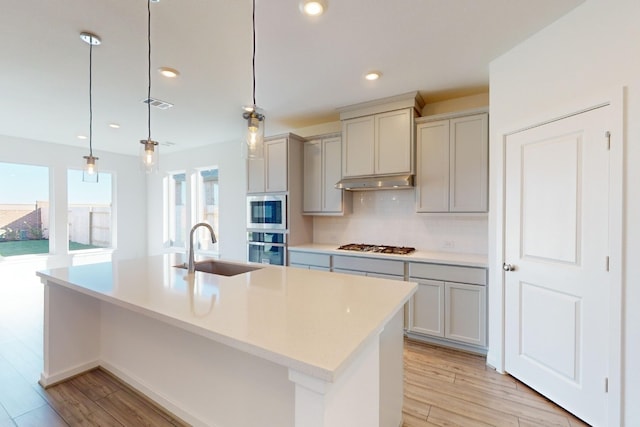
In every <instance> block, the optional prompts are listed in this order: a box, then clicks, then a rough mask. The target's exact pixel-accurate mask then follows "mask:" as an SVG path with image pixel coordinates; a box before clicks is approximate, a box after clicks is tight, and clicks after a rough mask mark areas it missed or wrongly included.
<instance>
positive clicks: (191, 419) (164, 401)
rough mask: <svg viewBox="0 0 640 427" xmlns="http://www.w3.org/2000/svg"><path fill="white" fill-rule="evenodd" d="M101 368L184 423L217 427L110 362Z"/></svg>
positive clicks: (101, 363) (203, 426)
mask: <svg viewBox="0 0 640 427" xmlns="http://www.w3.org/2000/svg"><path fill="white" fill-rule="evenodd" d="M100 367H101V368H102V369H104V370H105V371H107V372H108V373H110V374H111V375H113V376H114V377H116V378H117V379H119V380H120V381H122V382H123V383H125V384H126V385H127V386H129V388H131V389H133V390H135V391H136V392H137V393H140V394H142V395H143V396H145V397H146V398H147V399H149V400H151V401H152V402H154V403H155V404H156V405H158V406H160V407H161V408H163V409H165V410H167V411H168V412H170V413H171V414H172V415H174V416H176V417H178V418H180V419H181V420H182V421H185V422H187V423H189V424H190V425H192V426H194V427H198V426H202V427H207V426H208V427H216V426H215V425H211V424H207V423H206V422H204V421H202V420H201V419H199V418H198V417H196V416H194V415H192V414H190V413H188V412H187V411H185V410H183V409H182V408H180V406H179V405H176V404H175V403H173V401H171V400H170V399H168V398H167V397H165V396H163V395H161V394H159V393H156V392H155V391H153V389H152V388H151V387H149V386H147V385H146V384H145V383H144V381H142V380H140V379H139V378H137V377H136V376H135V375H133V374H130V373H129V372H128V371H126V370H123V369H120V368H118V367H116V366H115V365H113V364H111V363H109V362H106V361H104V360H102V361H101V362H100Z"/></svg>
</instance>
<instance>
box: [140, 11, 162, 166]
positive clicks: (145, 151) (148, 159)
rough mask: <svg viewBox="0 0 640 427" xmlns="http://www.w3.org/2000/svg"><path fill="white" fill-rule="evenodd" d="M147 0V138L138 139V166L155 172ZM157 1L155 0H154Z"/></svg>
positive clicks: (155, 145) (149, 25) (157, 155)
mask: <svg viewBox="0 0 640 427" xmlns="http://www.w3.org/2000/svg"><path fill="white" fill-rule="evenodd" d="M152 1H153V0H147V46H148V50H147V82H148V85H147V99H146V101H145V103H146V104H147V139H142V140H140V167H141V169H142V170H143V171H145V172H147V173H151V172H157V171H158V163H159V158H158V157H159V153H158V142H157V141H154V140H152V139H151V2H152ZM155 3H157V0H156V1H155Z"/></svg>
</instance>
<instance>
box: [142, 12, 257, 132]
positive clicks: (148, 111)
mask: <svg viewBox="0 0 640 427" xmlns="http://www.w3.org/2000/svg"><path fill="white" fill-rule="evenodd" d="M254 1H255V0H254ZM147 46H148V51H147V78H148V85H147V141H151V0H147Z"/></svg>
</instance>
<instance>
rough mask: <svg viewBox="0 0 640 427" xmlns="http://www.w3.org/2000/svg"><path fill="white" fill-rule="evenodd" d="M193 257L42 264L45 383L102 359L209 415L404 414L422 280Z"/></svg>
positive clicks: (262, 421)
mask: <svg viewBox="0 0 640 427" xmlns="http://www.w3.org/2000/svg"><path fill="white" fill-rule="evenodd" d="M181 262H182V260H181V259H179V258H178V257H176V256H172V255H164V256H155V257H148V258H141V259H135V260H121V261H114V262H112V263H101V264H92V265H84V266H74V267H69V268H62V269H52V270H46V271H42V272H39V273H38V275H39V276H40V277H41V279H42V281H43V283H44V284H45V322H44V371H43V373H42V375H41V381H40V382H41V384H42V385H43V386H45V387H47V386H50V385H52V384H55V383H57V382H60V381H64V380H65V379H68V378H70V377H72V376H74V375H77V374H79V373H81V372H84V371H87V370H89V369H92V368H95V367H97V366H101V367H102V368H104V369H106V370H108V371H109V372H111V373H112V374H114V375H115V376H117V377H119V378H120V379H122V380H123V381H125V382H126V383H128V384H129V385H131V386H132V387H133V388H135V389H136V390H138V391H140V392H141V393H143V394H145V395H146V396H147V397H149V398H151V399H152V400H154V401H155V402H157V403H158V404H160V405H161V406H163V407H164V408H166V409H167V410H169V411H171V412H173V413H174V414H175V415H176V416H178V417H180V418H182V419H183V420H184V421H186V422H188V423H190V424H193V425H196V426H198V425H202V426H205V425H206V426H216V427H230V426H234V427H235V426H240V427H242V426H256V425H260V426H278V427H286V426H292V427H303V426H304V427H329V426H331V427H340V426H367V427H370V426H384V427H396V426H399V425H400V424H401V422H402V384H403V382H402V340H403V330H402V327H403V318H402V308H403V305H404V303H405V302H407V301H408V300H409V298H410V297H411V295H412V294H413V293H414V292H415V290H416V285H415V284H414V283H401V282H397V281H393V280H384V279H373V278H366V277H353V276H348V275H342V274H330V273H324V272H317V271H305V270H300V269H295V268H287V267H278V266H264V268H261V269H259V270H255V271H252V272H248V273H244V274H239V275H236V276H232V277H224V276H219V275H214V274H208V273H202V272H196V273H195V274H191V275H188V274H187V273H186V270H184V269H180V268H176V267H174V266H175V265H177V264H180V263H181ZM261 267H262V266H261Z"/></svg>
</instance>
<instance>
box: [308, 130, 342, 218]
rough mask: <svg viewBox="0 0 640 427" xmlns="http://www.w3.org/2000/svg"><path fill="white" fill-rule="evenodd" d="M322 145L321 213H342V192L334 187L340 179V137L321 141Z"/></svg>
mask: <svg viewBox="0 0 640 427" xmlns="http://www.w3.org/2000/svg"><path fill="white" fill-rule="evenodd" d="M322 145H323V147H322V148H323V151H322V155H323V157H322V169H323V171H324V175H323V177H322V179H323V182H322V184H323V185H322V187H323V197H322V211H323V212H342V194H343V193H342V190H338V189H336V187H335V185H336V183H337V182H338V181H340V179H342V139H341V138H340V137H336V138H329V139H325V140H323V141H322ZM305 166H306V165H305ZM305 191H306V187H305Z"/></svg>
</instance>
